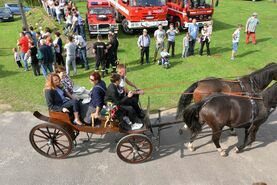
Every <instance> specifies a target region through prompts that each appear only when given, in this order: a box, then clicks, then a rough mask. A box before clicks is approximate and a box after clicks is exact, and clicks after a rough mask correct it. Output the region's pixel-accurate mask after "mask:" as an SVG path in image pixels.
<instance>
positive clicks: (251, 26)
mask: <svg viewBox="0 0 277 185" xmlns="http://www.w3.org/2000/svg"><path fill="white" fill-rule="evenodd" d="M257 17H258V14H257V13H256V12H254V13H253V14H252V17H250V18H249V19H248V20H247V22H246V26H245V33H246V44H248V43H249V37H250V36H251V38H252V43H253V44H256V27H257V25H258V24H259V23H260V21H259V20H258V19H257Z"/></svg>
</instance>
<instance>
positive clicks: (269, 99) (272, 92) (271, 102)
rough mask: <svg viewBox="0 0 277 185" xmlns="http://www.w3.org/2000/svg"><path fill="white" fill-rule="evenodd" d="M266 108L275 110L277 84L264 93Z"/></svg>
mask: <svg viewBox="0 0 277 185" xmlns="http://www.w3.org/2000/svg"><path fill="white" fill-rule="evenodd" d="M262 97H263V100H264V103H265V105H266V107H268V108H274V107H276V105H277V82H275V83H274V84H273V85H272V86H270V87H269V88H267V89H266V90H264V91H263V92H262Z"/></svg>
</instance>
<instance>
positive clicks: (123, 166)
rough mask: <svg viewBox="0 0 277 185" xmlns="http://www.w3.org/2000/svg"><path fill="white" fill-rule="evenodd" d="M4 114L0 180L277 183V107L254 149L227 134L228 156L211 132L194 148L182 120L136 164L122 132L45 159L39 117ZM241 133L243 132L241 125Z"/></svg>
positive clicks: (19, 183)
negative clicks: (32, 139) (119, 148)
mask: <svg viewBox="0 0 277 185" xmlns="http://www.w3.org/2000/svg"><path fill="white" fill-rule="evenodd" d="M166 114H167V116H168V117H167V119H172V115H173V113H172V112H168V113H166ZM0 116H1V123H0V141H1V142H0V149H1V150H0V171H1V173H0V184H1V185H4V184H7V185H40V184H42V185H49V184H53V185H60V184H62V185H71V184H72V185H76V184H105V185H107V184H118V185H125V184H145V185H156V184H159V185H164V184H165V185H167V184H173V185H178V184H186V185H190V184H192V185H221V184H222V185H235V184H236V185H251V184H252V183H253V182H258V181H264V182H267V183H268V184H269V185H274V184H277V175H276V171H277V157H276V151H277V142H276V140H277V111H275V112H274V113H273V114H272V116H271V117H270V118H269V120H268V121H267V122H266V123H265V124H263V126H262V127H261V128H260V130H259V132H258V135H257V141H256V142H255V143H254V144H253V145H252V148H254V149H251V150H248V149H247V151H245V152H243V153H240V154H236V153H234V146H235V144H236V143H237V142H238V139H237V137H234V136H229V135H228V133H224V134H223V136H222V139H221V143H222V146H223V148H225V149H227V151H228V152H229V156H228V157H226V158H223V157H221V156H220V155H219V154H218V153H217V151H216V150H215V146H214V145H213V143H211V142H210V139H211V138H210V137H208V138H203V139H200V140H198V141H196V142H195V146H196V147H197V150H196V151H195V152H190V151H188V150H187V148H186V145H185V144H186V142H187V141H188V137H189V136H188V132H185V133H184V134H183V135H179V134H178V130H179V128H180V127H182V125H175V126H173V127H171V128H169V129H167V130H164V131H163V132H162V135H161V138H162V139H161V148H160V152H159V153H158V152H155V153H154V155H153V158H152V159H151V160H150V161H148V162H146V163H143V164H137V165H131V164H127V163H125V162H123V161H121V160H120V159H119V158H118V157H117V155H116V153H115V146H116V144H115V142H114V141H115V140H116V139H119V138H120V137H121V135H120V134H110V135H106V136H102V137H101V136H94V137H93V139H92V140H91V141H89V142H84V139H85V138H86V135H85V134H82V135H81V136H79V139H78V143H79V144H78V145H77V147H76V148H75V149H74V151H73V153H72V155H70V157H69V158H67V159H63V160H53V159H48V158H45V157H43V156H41V155H40V154H38V153H37V152H36V151H35V150H34V149H33V148H32V147H31V145H30V143H29V139H28V135H29V131H30V130H31V128H32V127H34V126H35V125H36V124H38V123H40V121H39V120H37V119H36V118H34V117H33V116H32V114H31V113H29V112H22V113H12V112H6V113H3V114H0ZM163 118H164V117H163ZM204 131H205V132H209V129H204ZM237 132H238V133H239V136H241V134H242V130H237ZM200 146H201V147H200Z"/></svg>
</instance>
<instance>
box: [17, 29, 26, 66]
mask: <svg viewBox="0 0 277 185" xmlns="http://www.w3.org/2000/svg"><path fill="white" fill-rule="evenodd" d="M17 45H18V46H19V47H20V57H21V59H22V60H23V64H24V68H25V71H28V70H29V69H28V63H27V60H24V59H25V55H26V54H27V52H28V50H29V39H28V37H27V36H25V34H24V32H21V33H20V39H19V40H18V41H17Z"/></svg>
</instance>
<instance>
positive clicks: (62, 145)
mask: <svg viewBox="0 0 277 185" xmlns="http://www.w3.org/2000/svg"><path fill="white" fill-rule="evenodd" d="M56 144H58V145H60V146H62V147H64V148H69V147H68V146H64V145H63V144H61V143H59V142H58V141H56Z"/></svg>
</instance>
